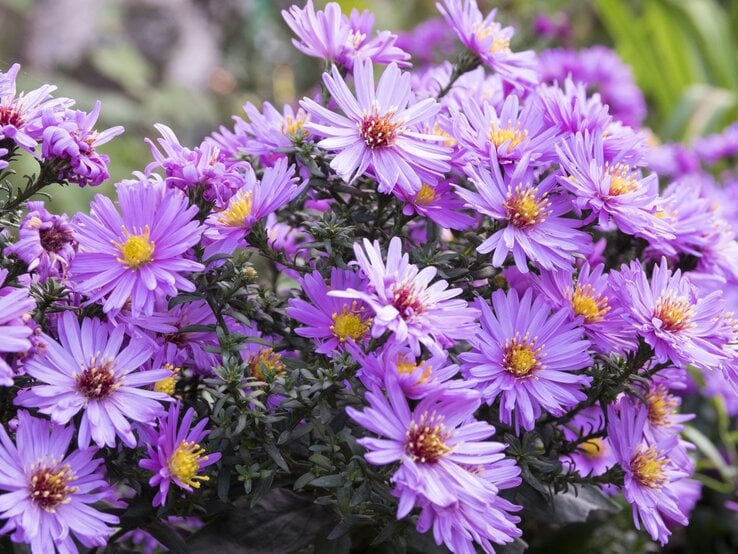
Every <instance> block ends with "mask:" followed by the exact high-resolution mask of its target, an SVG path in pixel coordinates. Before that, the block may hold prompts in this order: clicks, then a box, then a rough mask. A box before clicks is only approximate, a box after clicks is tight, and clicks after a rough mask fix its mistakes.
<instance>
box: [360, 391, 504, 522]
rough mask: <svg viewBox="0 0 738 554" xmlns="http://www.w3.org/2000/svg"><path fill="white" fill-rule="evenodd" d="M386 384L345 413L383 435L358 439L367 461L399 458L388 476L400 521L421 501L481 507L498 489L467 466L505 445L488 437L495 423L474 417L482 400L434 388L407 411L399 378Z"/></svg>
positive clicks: (493, 457)
mask: <svg viewBox="0 0 738 554" xmlns="http://www.w3.org/2000/svg"><path fill="white" fill-rule="evenodd" d="M386 386H387V396H385V395H384V393H382V392H380V391H379V390H374V391H370V392H367V394H366V400H367V401H368V403H369V406H368V407H367V408H365V409H364V410H363V411H361V412H360V411H358V410H355V409H354V408H351V407H349V408H346V411H347V413H348V415H349V416H350V417H351V418H352V419H353V420H354V421H356V422H357V423H358V424H359V425H361V426H362V427H364V428H365V429H366V430H368V431H370V432H372V433H374V434H376V435H379V436H380V437H383V438H371V437H365V438H361V439H359V441H358V442H359V444H361V445H362V446H364V447H365V448H366V449H367V450H368V452H367V453H366V454H365V458H366V459H367V461H368V462H369V463H372V464H379V465H386V464H393V463H395V462H399V467H398V469H397V471H396V472H395V473H394V474H393V475H392V479H391V480H392V482H393V484H394V487H395V490H394V493H393V494H395V496H397V497H398V498H399V506H398V508H397V517H398V519H399V518H403V517H405V516H406V515H407V514H408V513H409V512H410V510H412V509H413V507H414V506H416V505H418V504H420V503H422V502H424V501H427V502H430V503H432V504H434V505H436V506H439V507H450V506H453V505H455V504H456V503H458V502H465V503H468V504H471V505H476V506H479V507H482V506H484V505H486V504H488V503H489V502H490V501H492V500H493V499H494V498H495V497H496V495H497V492H498V488H497V487H496V486H495V485H494V484H493V483H491V482H486V481H484V480H482V479H480V478H479V477H477V476H476V475H475V474H474V472H473V471H470V468H473V467H477V466H484V465H485V464H491V463H495V462H498V461H500V460H502V459H504V457H505V455H504V450H505V445H504V444H502V443H499V442H493V441H488V440H486V439H488V438H489V437H490V436H492V435H493V434H494V427H492V426H491V425H489V424H488V423H486V422H482V421H476V420H474V419H473V415H472V414H474V412H475V411H476V410H477V408H478V407H479V404H480V399H479V395H478V393H476V392H475V391H471V390H468V389H467V390H456V391H453V392H450V391H437V392H436V393H434V394H431V395H429V396H426V397H425V398H423V399H422V400H421V401H420V402H419V403H418V405H417V406H416V407H415V409H414V410H412V411H411V410H410V407H409V406H408V402H407V399H406V398H405V396H404V394H403V393H402V389H401V388H400V385H399V383H398V382H397V380H396V379H393V378H392V377H390V378H388V379H387V381H386Z"/></svg>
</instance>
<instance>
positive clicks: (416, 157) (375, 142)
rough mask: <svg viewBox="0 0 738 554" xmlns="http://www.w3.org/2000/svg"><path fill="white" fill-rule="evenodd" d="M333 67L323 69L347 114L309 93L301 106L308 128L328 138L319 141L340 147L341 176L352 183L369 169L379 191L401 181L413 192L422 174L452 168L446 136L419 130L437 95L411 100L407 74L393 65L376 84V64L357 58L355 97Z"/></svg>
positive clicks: (336, 161)
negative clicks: (334, 109) (320, 102)
mask: <svg viewBox="0 0 738 554" xmlns="http://www.w3.org/2000/svg"><path fill="white" fill-rule="evenodd" d="M331 72H332V74H331V75H328V74H327V73H324V74H323V82H324V83H325V86H326V88H327V89H328V91H329V92H330V93H331V96H332V97H333V99H334V100H335V101H336V104H338V107H339V108H340V109H341V110H342V111H343V113H344V114H345V115H338V114H336V113H334V112H332V111H330V110H328V109H326V108H324V107H323V106H321V105H319V104H318V103H317V102H315V101H313V100H311V99H309V98H305V99H303V100H302V101H301V102H300V105H301V106H302V107H303V108H304V109H305V110H306V111H307V112H308V114H310V116H311V119H312V121H311V122H310V123H308V124H306V125H305V128H306V129H308V131H310V132H311V133H315V134H317V135H319V136H323V137H326V138H324V139H323V140H321V141H320V142H319V143H318V146H319V147H320V148H324V149H326V150H329V151H339V153H338V154H337V155H336V156H335V157H334V158H333V160H332V161H331V167H332V168H333V169H334V170H335V171H336V173H337V174H338V175H339V176H340V177H341V178H342V179H344V180H345V181H347V182H349V183H351V182H353V181H354V180H355V179H356V178H357V177H359V176H361V175H364V174H365V173H366V172H367V170H370V171H371V172H372V174H373V175H374V176H375V177H376V179H377V181H378V183H379V191H380V192H385V193H390V192H392V190H393V189H394V188H395V186H396V185H397V186H399V187H401V188H402V189H404V190H405V191H406V192H408V193H411V194H412V193H416V192H417V191H419V190H420V187H421V186H422V180H423V178H425V180H428V179H432V178H433V177H434V176H435V177H436V178H438V177H441V176H442V175H443V174H444V173H445V172H446V171H448V170H449V168H450V167H449V165H448V160H449V159H450V149H449V148H448V147H446V146H443V145H441V144H436V143H438V142H439V141H444V140H445V139H444V137H441V136H438V135H432V134H424V133H421V132H420V131H419V130H418V126H419V125H421V124H423V123H424V122H428V121H429V120H431V119H432V118H433V117H434V116H435V115H436V114H437V113H438V111H439V109H440V107H439V105H438V103H437V102H436V101H435V100H434V99H433V98H425V99H424V100H420V101H419V102H413V103H411V100H412V94H411V91H410V74H409V73H403V72H401V71H400V70H399V68H398V67H397V65H396V64H391V65H389V66H388V67H387V69H385V71H384V73H383V74H382V77H381V79H380V80H379V83H378V85H377V87H376V89H375V87H374V68H373V66H372V63H371V62H361V63H357V64H356V67H355V68H354V84H355V87H356V96H355V97H354V95H352V94H351V91H349V89H348V87H347V86H346V83H345V81H344V80H343V77H341V74H340V73H339V71H338V69H337V68H336V67H333V68H332V69H331ZM429 141H430V142H429Z"/></svg>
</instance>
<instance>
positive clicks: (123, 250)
mask: <svg viewBox="0 0 738 554" xmlns="http://www.w3.org/2000/svg"><path fill="white" fill-rule="evenodd" d="M122 230H123V235H124V236H125V240H124V241H123V242H116V241H111V243H112V244H113V245H114V246H115V247H117V248H118V250H119V251H120V257H119V258H117V260H118V261H119V262H120V263H122V264H123V265H125V266H126V267H128V268H129V269H138V268H139V267H141V266H142V265H145V264H148V263H150V262H151V261H152V260H153V259H154V251H155V249H156V245H155V244H154V241H152V240H151V238H150V233H151V230H150V229H149V226H148V225H146V226H145V227H144V229H143V232H142V233H138V234H131V233H130V232H129V231H128V229H126V227H125V226H124V227H123V229H122Z"/></svg>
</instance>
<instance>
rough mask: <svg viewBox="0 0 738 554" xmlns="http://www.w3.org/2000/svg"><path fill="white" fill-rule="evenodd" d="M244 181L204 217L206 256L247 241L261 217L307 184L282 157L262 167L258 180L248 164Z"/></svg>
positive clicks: (233, 247) (279, 205) (227, 251)
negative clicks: (226, 199) (270, 164)
mask: <svg viewBox="0 0 738 554" xmlns="http://www.w3.org/2000/svg"><path fill="white" fill-rule="evenodd" d="M243 177H244V184H243V186H242V187H241V188H240V189H238V191H236V193H235V194H234V195H233V196H232V197H231V198H230V200H228V202H227V205H226V206H225V207H224V208H223V209H222V210H217V211H214V212H213V213H211V214H210V215H209V216H208V218H207V220H206V221H205V233H204V235H203V236H204V238H205V239H206V246H205V259H208V258H210V257H212V256H214V255H215V254H221V253H224V254H231V253H233V251H234V250H235V249H236V248H239V247H241V248H243V247H245V246H246V245H247V243H246V240H245V239H246V237H247V236H248V234H249V233H250V232H251V228H252V227H253V226H254V224H256V222H257V221H259V220H260V219H264V218H266V217H267V216H268V215H269V214H271V213H272V212H274V211H276V210H278V209H279V208H281V207H283V206H285V205H287V204H289V203H290V202H291V201H292V200H293V199H294V198H295V197H296V196H297V195H298V194H300V193H301V192H302V190H303V189H304V188H305V186H306V185H307V181H304V182H303V183H299V179H298V177H296V176H295V166H294V165H289V166H288V165H287V160H286V159H284V158H283V159H281V160H279V161H277V162H276V163H275V164H274V167H268V168H266V169H265V170H264V175H263V176H262V178H261V180H258V181H257V179H256V174H255V173H254V170H253V168H252V167H251V166H250V165H247V166H246V167H245V170H244V174H243Z"/></svg>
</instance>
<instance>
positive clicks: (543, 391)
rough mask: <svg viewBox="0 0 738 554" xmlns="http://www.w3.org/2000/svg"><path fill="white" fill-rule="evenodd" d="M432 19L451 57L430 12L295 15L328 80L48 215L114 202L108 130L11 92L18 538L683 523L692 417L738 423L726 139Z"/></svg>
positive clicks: (382, 546)
mask: <svg viewBox="0 0 738 554" xmlns="http://www.w3.org/2000/svg"><path fill="white" fill-rule="evenodd" d="M438 9H439V11H440V13H441V14H442V16H443V18H445V21H446V24H447V26H448V27H449V28H450V29H452V30H453V31H454V32H455V33H456V34H457V35H458V38H459V39H460V41H461V43H463V45H464V47H465V48H466V49H465V50H464V51H463V52H462V53H461V54H460V55H459V57H458V59H457V61H456V63H455V64H453V65H452V64H450V63H448V62H444V63H441V64H440V65H429V64H430V63H431V57H430V56H427V55H426V56H423V55H422V54H421V55H418V56H415V55H414V54H415V52H413V51H412V50H413V49H415V48H419V49H423V48H425V46H426V44H425V42H424V41H423V40H419V39H418V37H420V36H423V37H425V36H433V34H434V33H440V34H442V33H443V27H444V26H443V25H442V24H440V28H439V24H438V23H437V22H436V23H435V24H433V25H426V26H424V27H423V28H422V29H420V30H419V31H418V32H417V36H416V35H408V36H406V37H402V39H400V37H398V36H396V35H394V34H392V33H390V32H389V31H378V32H376V33H375V32H373V30H372V29H373V23H374V22H373V16H372V15H371V14H369V13H367V12H364V13H359V12H357V11H353V12H352V13H351V14H350V15H348V16H347V15H345V14H342V13H341V10H340V8H339V6H338V5H337V4H335V3H329V4H328V5H327V6H326V8H325V9H324V10H316V9H315V7H314V6H313V4H312V2H310V1H308V3H307V5H306V6H305V7H304V8H299V7H293V8H292V9H290V10H288V11H285V12H283V16H284V18H285V21H286V23H287V24H288V26H289V27H290V28H291V29H292V30H293V31H294V33H295V35H296V38H295V41H294V43H295V46H296V47H297V48H299V49H300V51H301V52H303V53H304V54H306V55H308V56H313V57H317V58H320V59H322V60H323V61H324V62H325V63H326V68H327V69H326V71H325V73H324V74H323V77H322V91H317V92H316V94H315V95H314V96H312V97H307V98H304V99H303V100H302V101H300V103H299V108H297V107H290V106H285V107H284V109H278V108H276V107H274V106H272V105H270V104H269V103H264V105H263V107H262V108H261V109H259V108H258V107H256V106H254V105H252V104H247V105H246V106H245V107H244V109H245V116H246V119H243V118H241V117H236V118H235V124H234V126H233V127H232V128H230V129H229V128H225V127H222V128H221V129H220V130H219V131H218V132H217V133H213V135H212V136H209V137H206V138H205V139H204V140H203V142H202V143H201V144H200V145H198V146H195V147H193V148H189V147H186V146H183V145H182V144H181V143H180V141H179V139H178V138H177V136H176V134H175V132H174V131H173V130H172V129H170V128H169V127H166V126H164V125H156V129H157V130H158V132H159V134H160V135H161V136H160V137H159V138H157V139H155V140H153V141H149V144H150V146H151V152H152V157H153V161H151V162H150V163H148V165H146V166H145V167H144V168H142V169H143V171H142V172H136V173H135V174H134V175H133V176H132V178H131V179H128V180H124V181H122V182H120V183H117V185H116V187H115V194H114V197H113V198H108V197H106V196H103V195H98V196H97V197H96V198H95V199H94V200H93V201H92V203H91V204H90V207H89V212H88V213H78V214H74V215H72V216H71V217H70V216H68V215H65V214H58V215H56V214H53V213H51V212H50V211H49V210H48V209H47V207H46V205H45V203H44V201H42V200H38V199H36V200H31V198H32V197H34V196H35V195H36V194H38V193H40V192H42V191H43V190H44V189H45V187H47V186H48V185H50V184H52V183H61V184H66V185H70V186H96V185H99V184H100V183H101V182H103V181H104V180H105V179H107V177H108V170H107V164H108V162H109V159H108V158H107V157H106V156H105V155H104V154H101V153H99V152H98V151H97V149H98V147H99V146H100V145H102V144H104V143H105V142H106V141H108V140H110V139H113V138H114V137H115V136H116V135H118V134H119V133H121V132H122V128H120V127H114V128H112V129H108V130H105V131H96V130H94V125H95V122H96V121H97V118H98V115H99V112H100V104H99V103H97V104H96V105H95V107H94V109H93V110H92V111H91V112H90V113H85V112H83V111H80V110H76V109H73V108H72V106H73V104H74V102H73V101H72V100H70V99H67V98H57V97H53V96H52V93H53V91H54V87H51V86H48V85H46V86H43V87H41V88H39V89H37V90H34V91H30V92H27V93H18V92H17V91H16V86H15V80H16V76H17V74H18V71H19V67H18V66H17V65H14V66H12V67H11V68H9V69H6V71H5V72H3V73H0V170H2V173H0V177H1V178H2V180H3V189H2V190H3V196H2V197H0V249H1V251H2V252H3V258H2V262H1V264H2V267H1V268H0V385H1V386H2V390H0V394H2V397H3V400H4V403H3V408H2V411H1V412H0V413H1V415H2V421H1V422H0V423H1V425H0V459H1V460H2V463H1V464H0V491H1V492H0V518H2V520H3V522H4V526H3V527H2V529H0V533H2V534H6V535H9V537H10V539H11V540H12V541H15V542H22V543H28V544H30V548H31V551H32V552H33V553H34V554H40V553H48V552H53V551H59V552H76V551H78V550H79V549H85V548H93V547H96V546H98V547H99V546H105V545H106V544H108V545H113V544H116V545H117V547H120V548H128V549H130V548H134V549H138V550H144V551H153V550H156V549H158V548H164V547H166V548H169V549H171V550H173V551H177V552H183V551H193V552H199V551H203V552H204V551H215V549H216V548H221V547H222V548H234V549H237V548H239V547H242V546H243V545H245V544H249V545H257V546H258V548H256V550H255V551H259V552H267V551H269V552H271V551H275V552H277V551H279V552H287V551H297V550H301V549H312V550H310V551H314V552H323V551H331V552H333V551H335V552H349V551H352V552H363V551H387V552H400V551H412V552H431V551H434V549H435V550H437V551H439V552H441V551H445V550H444V549H448V550H450V551H452V552H456V553H473V552H476V551H477V549H478V548H481V549H482V550H484V551H485V552H493V551H494V549H495V548H496V546H498V545H510V546H511V547H512V548H514V549H516V550H520V549H522V548H523V547H524V546H525V543H526V542H528V543H531V542H533V543H535V544H537V545H538V546H541V545H544V546H545V544H546V542H545V541H546V540H547V536H548V535H547V534H546V533H541V532H540V530H541V529H549V530H550V529H552V528H553V527H555V526H557V525H558V526H562V525H565V524H567V523H572V522H580V523H581V522H585V521H589V522H592V521H595V522H596V523H597V522H599V524H601V525H605V524H606V523H607V522H605V521H603V519H602V517H601V516H602V514H611V513H615V512H617V511H618V510H619V509H620V508H622V507H623V506H624V505H630V507H631V509H632V521H631V525H634V526H635V528H638V529H644V530H645V532H646V533H647V535H648V536H649V537H650V539H652V540H653V541H656V542H658V543H660V544H661V545H664V544H666V543H667V542H668V541H669V539H670V536H671V535H672V533H674V532H675V529H678V528H679V527H681V526H685V525H688V523H689V520H690V513H691V511H692V509H693V507H694V506H695V503H696V502H697V501H698V499H699V497H700V494H701V483H700V478H701V475H702V474H701V473H700V471H703V472H704V471H705V468H707V470H708V471H710V470H712V471H713V472H714V471H717V470H719V468H720V467H721V466H720V464H721V463H722V467H725V466H726V465H727V462H728V461H730V460H731V455H734V454H735V453H734V452H733V453H732V454H731V452H729V451H726V452H721V451H719V450H718V449H717V448H715V447H714V446H712V445H711V443H710V441H709V439H708V438H707V437H706V436H705V435H704V434H702V433H700V432H699V431H698V428H697V427H696V426H695V425H692V422H691V420H692V419H693V418H694V414H693V413H690V409H691V410H697V408H699V406H700V405H701V403H703V404H704V402H706V401H705V400H704V399H705V398H711V397H718V398H719V399H720V400H719V403H718V406H720V407H722V412H718V415H720V414H722V415H723V416H725V417H728V416H732V415H735V414H736V413H738V388H737V387H738V348H737V347H738V324H736V320H735V319H734V318H733V315H732V313H733V311H734V310H735V309H736V308H737V307H738V295H736V294H735V290H736V285H738V256H736V253H738V243H737V242H736V239H735V233H734V230H733V227H732V225H733V223H734V222H736V221H738V212H737V211H736V210H735V207H734V204H733V201H734V199H735V194H736V192H735V191H736V185H738V175H736V173H735V172H734V171H733V172H731V168H730V165H729V164H730V162H731V160H735V156H736V153H738V142H737V141H736V128H735V126H733V127H731V128H729V129H728V130H727V131H726V132H725V133H724V134H722V135H716V136H712V137H708V138H704V139H701V140H698V141H696V142H695V143H694V145H693V146H686V145H666V146H655V145H654V142H653V141H652V140H650V137H651V135H650V133H649V132H648V130H647V129H644V128H641V127H640V124H641V123H642V121H643V120H644V116H645V113H646V112H645V103H644V100H643V97H642V96H641V94H640V92H639V90H638V88H637V87H636V86H635V85H634V83H633V81H632V78H631V75H630V72H629V70H628V68H627V67H626V66H624V65H623V64H622V63H621V62H620V60H619V59H618V58H617V56H616V55H615V54H614V53H613V52H612V51H609V50H607V49H605V48H603V47H597V48H594V49H590V50H586V51H582V52H573V51H564V50H555V51H547V52H543V53H541V54H540V56H538V55H537V54H536V53H534V52H533V51H522V52H521V51H517V50H514V49H513V48H512V41H513V40H514V38H513V35H514V29H513V28H512V27H507V26H503V25H502V24H501V23H500V22H499V21H498V19H497V14H495V13H494V12H492V13H490V14H483V13H482V12H481V11H480V10H479V9H478V7H477V5H476V2H475V1H474V0H444V1H443V2H442V3H439V5H438ZM441 42H442V43H443V41H441ZM403 45H406V46H405V47H406V48H407V49H409V50H411V51H409V52H408V51H405V50H404V49H403V48H402V47H401V46H403ZM443 45H444V47H447V46H448V45H447V44H445V43H443ZM413 60H416V63H417V61H422V62H424V63H420V65H413V63H412V62H413ZM593 90H599V92H593ZM20 156H32V157H33V158H34V159H35V160H36V162H37V163H38V168H39V169H38V171H37V173H36V174H35V175H34V176H28V178H27V182H26V183H25V184H24V186H20V185H19V184H18V183H17V181H11V178H14V177H13V176H14V175H15V173H14V168H15V167H16V165H15V164H16V161H17V160H18V158H19V157H20ZM726 162H727V163H726ZM718 169H721V170H723V171H722V172H720V173H718V171H717V170H718ZM733 169H734V168H733ZM700 399H702V400H700ZM688 406H689V407H690V409H687V407H688ZM697 423H699V422H698V421H697ZM694 443H697V444H694ZM696 446H697V447H699V448H696ZM706 460H707V463H705V461H706ZM733 461H735V460H733ZM730 475H731V474H730V472H729V471H728V470H723V472H722V473H721V474H720V475H719V476H718V477H716V476H715V475H711V476H709V479H710V480H711V481H712V482H713V483H714V482H717V481H719V478H723V479H726V483H728V485H727V486H728V487H730V481H729V477H730ZM702 480H704V479H702ZM730 505H732V504H729V506H730ZM598 514H599V515H598ZM598 517H599V518H600V519H597V518H598ZM606 517H607V516H606ZM609 524H612V523H609ZM547 526H548V527H547ZM552 526H553V527H552ZM623 536H624V537H626V538H627V537H630V538H627V541H630V543H629V544H635V542H634V539H633V535H632V534H630V535H628V534H624V535H623ZM626 538H623V539H622V540H624V541H626ZM638 540H641V539H638ZM536 541H537V542H536ZM245 551H251V550H245Z"/></svg>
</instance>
